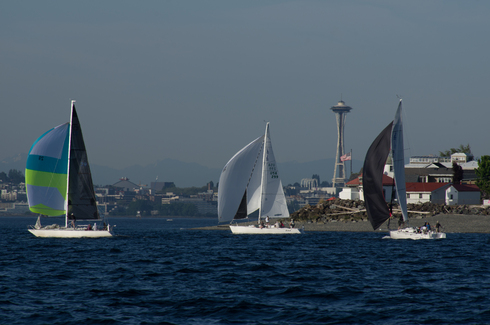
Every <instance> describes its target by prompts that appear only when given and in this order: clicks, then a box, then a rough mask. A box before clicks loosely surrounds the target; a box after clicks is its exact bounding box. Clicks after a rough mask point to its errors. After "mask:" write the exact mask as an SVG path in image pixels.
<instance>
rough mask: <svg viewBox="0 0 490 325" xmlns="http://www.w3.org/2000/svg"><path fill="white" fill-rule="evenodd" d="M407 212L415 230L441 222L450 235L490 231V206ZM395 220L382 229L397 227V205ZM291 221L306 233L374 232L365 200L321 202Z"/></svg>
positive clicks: (418, 207) (417, 207)
mask: <svg viewBox="0 0 490 325" xmlns="http://www.w3.org/2000/svg"><path fill="white" fill-rule="evenodd" d="M408 211H409V213H408V215H409V224H410V225H411V226H414V227H420V226H421V225H423V224H424V222H426V221H427V222H430V223H431V224H433V225H434V224H435V223H436V222H437V221H440V222H441V223H442V224H443V226H444V230H445V231H448V232H490V207H487V206H481V205H452V206H450V205H444V204H433V203H424V204H409V205H408ZM393 217H394V219H395V220H393V218H392V219H391V220H389V221H387V222H385V223H384V224H383V225H382V226H381V227H380V230H387V229H388V228H391V229H394V228H396V227H397V221H398V219H399V217H401V212H400V210H399V209H398V206H396V205H395V206H393ZM291 218H293V219H294V221H295V223H296V224H297V226H300V227H304V229H305V230H307V231H308V230H309V231H373V228H372V226H371V224H370V222H369V221H368V216H367V212H366V208H365V206H364V202H363V201H352V200H340V199H334V200H328V201H320V202H319V203H318V204H317V205H315V206H310V205H306V206H304V207H303V208H301V209H299V210H298V211H296V212H294V213H292V214H291ZM389 222H391V225H390V224H389Z"/></svg>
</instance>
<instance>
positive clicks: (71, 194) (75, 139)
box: [68, 105, 100, 220]
mask: <svg viewBox="0 0 490 325" xmlns="http://www.w3.org/2000/svg"><path fill="white" fill-rule="evenodd" d="M71 123H72V125H71V142H70V165H69V166H70V170H69V176H68V177H69V180H68V215H69V216H70V215H71V214H72V213H73V215H74V216H75V218H76V219H77V220H94V219H100V216H99V212H98V210H97V203H96V198H95V192H94V185H93V183H92V174H91V173H90V166H89V164H88V158H87V151H86V150H85V143H84V141H83V135H82V129H81V127H80V121H79V120H78V115H77V112H76V110H75V105H73V110H72V117H71Z"/></svg>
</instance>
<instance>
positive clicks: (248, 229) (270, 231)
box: [230, 225, 301, 235]
mask: <svg viewBox="0 0 490 325" xmlns="http://www.w3.org/2000/svg"><path fill="white" fill-rule="evenodd" d="M230 229H231V232H232V233H234V234H249V235H259V234H260V235H283V234H289V235H294V234H301V230H300V229H298V228H276V227H264V228H259V227H256V226H253V225H251V226H230Z"/></svg>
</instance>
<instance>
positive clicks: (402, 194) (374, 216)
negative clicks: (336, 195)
mask: <svg viewBox="0 0 490 325" xmlns="http://www.w3.org/2000/svg"><path fill="white" fill-rule="evenodd" d="M401 112H402V101H401V99H400V103H399V104H398V109H397V111H396V115H395V119H394V120H393V121H392V122H391V123H390V124H389V125H388V126H387V127H386V128H385V129H384V130H383V131H381V133H380V134H379V135H378V137H377V138H376V139H375V140H374V141H373V143H372V144H371V146H370V147H369V149H368V151H367V153H366V158H365V159H364V166H363V175H362V184H363V185H362V186H363V191H364V201H365V204H366V211H367V214H368V218H369V221H370V222H371V225H372V226H373V229H374V230H376V229H378V228H379V227H380V226H381V225H382V224H383V223H384V222H385V221H386V220H388V219H389V218H390V216H391V212H390V211H389V209H388V205H387V204H386V200H385V197H384V195H383V169H384V165H385V164H386V160H387V159H388V155H389V152H390V145H391V155H392V159H393V174H394V183H395V193H396V197H397V199H398V204H399V206H400V210H401V212H402V218H403V224H405V225H408V212H407V194H406V187H405V158H404V147H403V124H402V116H401ZM392 197H393V195H392ZM390 238H392V239H441V238H446V234H445V233H441V232H435V231H433V230H431V229H425V230H422V231H419V230H418V229H416V228H413V227H408V226H407V227H400V228H399V229H398V230H391V231H390Z"/></svg>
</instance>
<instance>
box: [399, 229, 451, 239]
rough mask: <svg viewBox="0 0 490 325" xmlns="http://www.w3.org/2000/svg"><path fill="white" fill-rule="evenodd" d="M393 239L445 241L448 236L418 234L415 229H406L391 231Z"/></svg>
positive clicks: (433, 232)
mask: <svg viewBox="0 0 490 325" xmlns="http://www.w3.org/2000/svg"><path fill="white" fill-rule="evenodd" d="M390 238H391V239H414V240H417V239H444V238H446V234H445V233H443V232H435V231H427V232H417V230H416V229H415V228H404V229H399V230H392V231H390Z"/></svg>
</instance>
